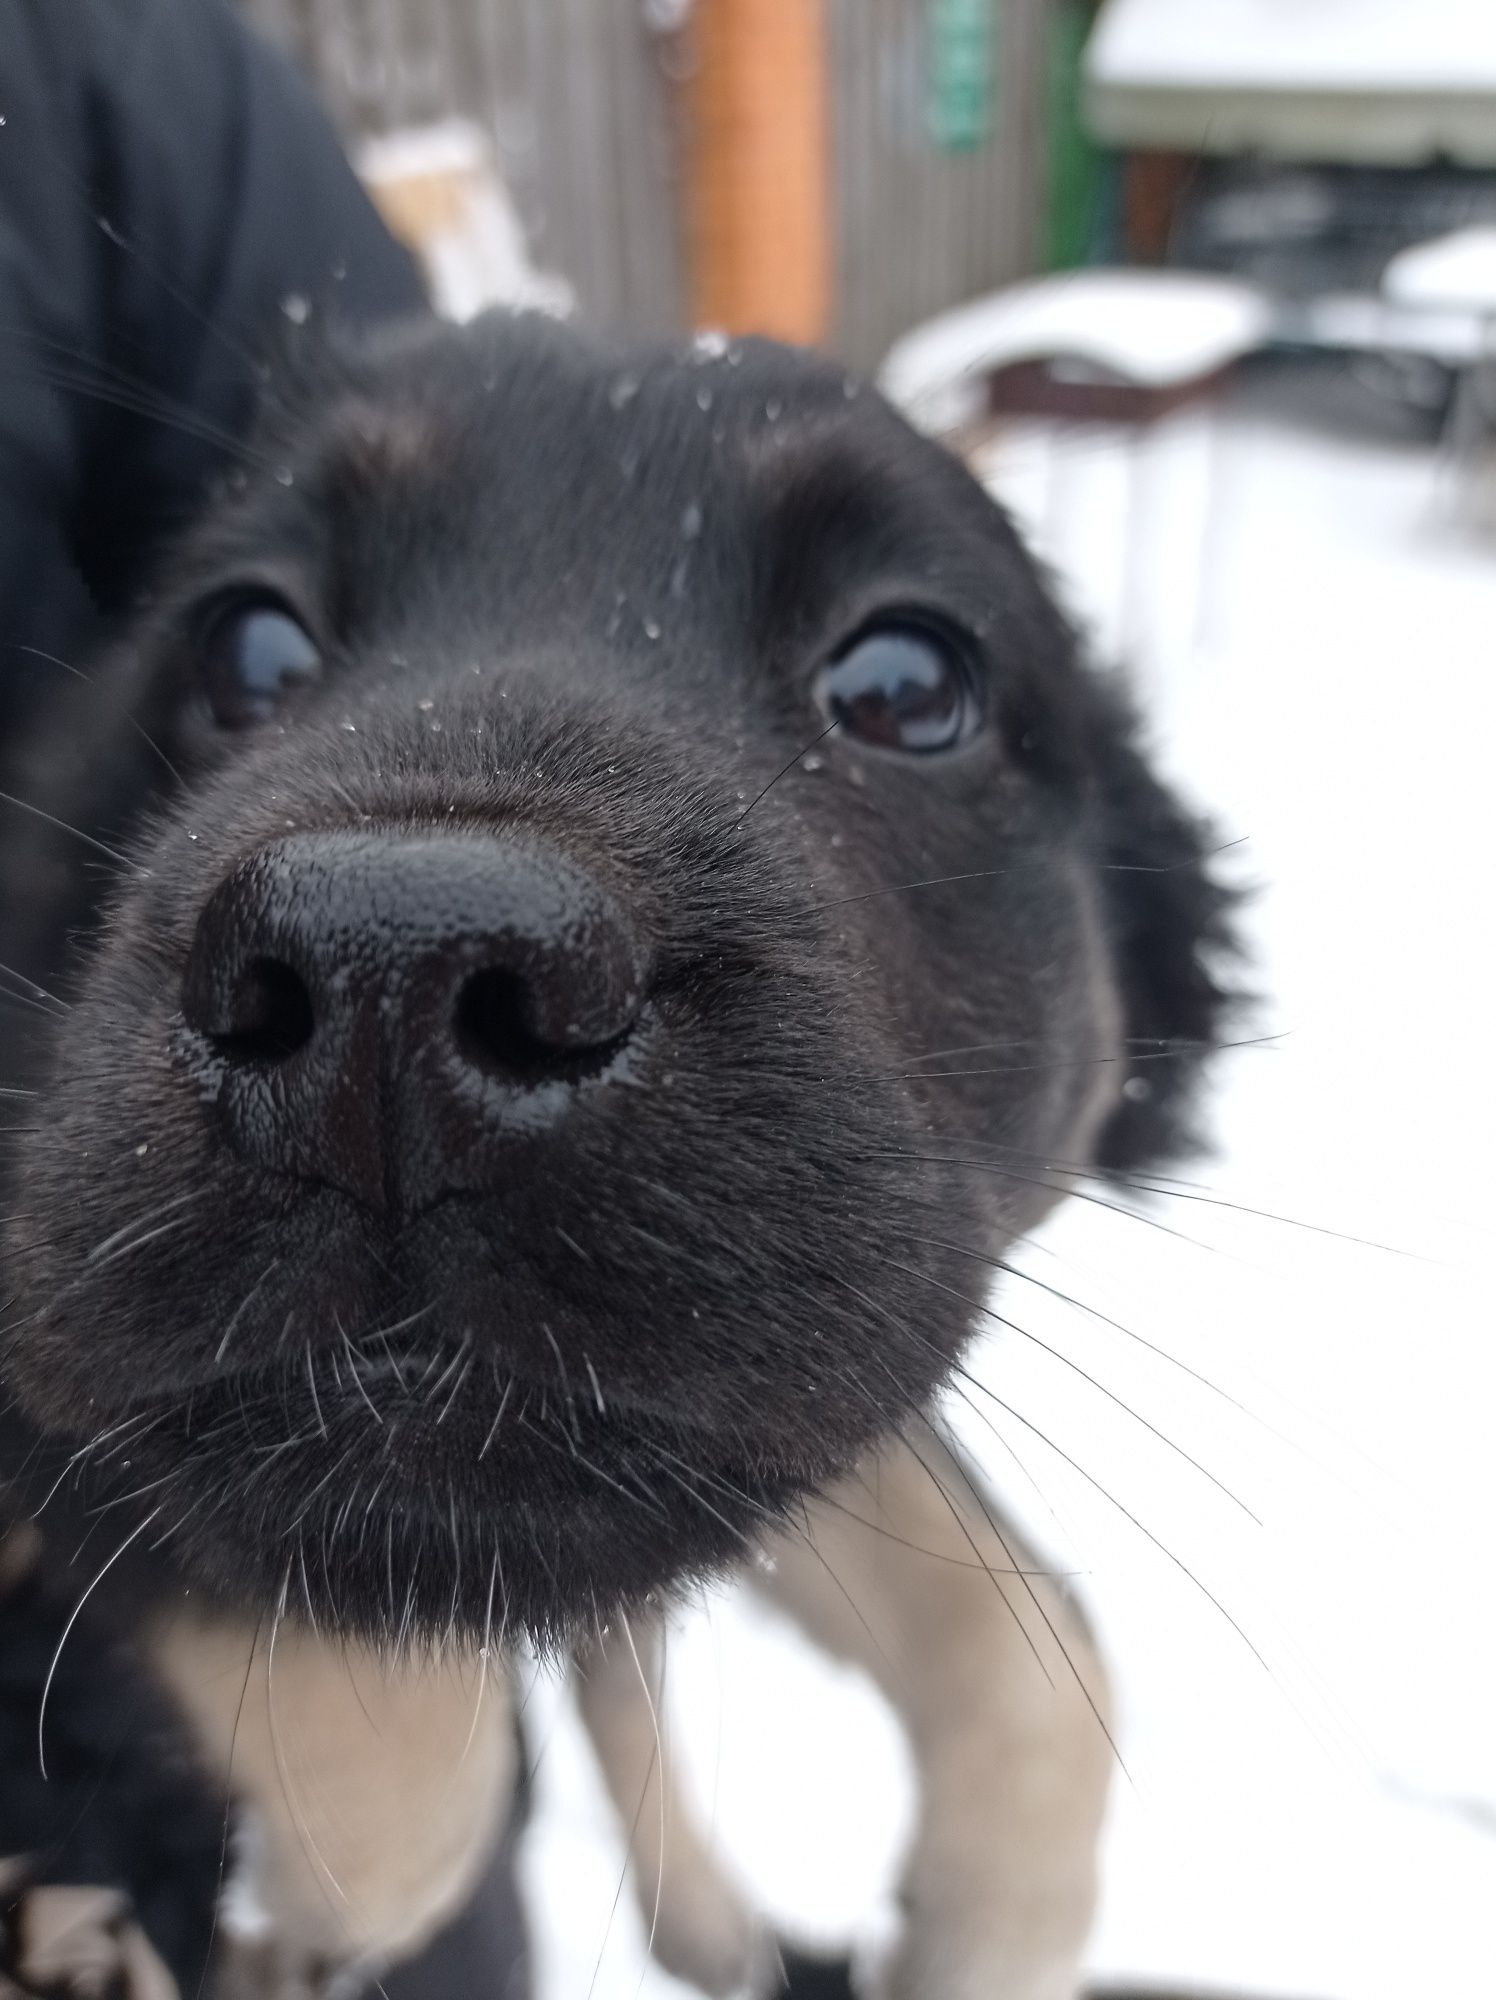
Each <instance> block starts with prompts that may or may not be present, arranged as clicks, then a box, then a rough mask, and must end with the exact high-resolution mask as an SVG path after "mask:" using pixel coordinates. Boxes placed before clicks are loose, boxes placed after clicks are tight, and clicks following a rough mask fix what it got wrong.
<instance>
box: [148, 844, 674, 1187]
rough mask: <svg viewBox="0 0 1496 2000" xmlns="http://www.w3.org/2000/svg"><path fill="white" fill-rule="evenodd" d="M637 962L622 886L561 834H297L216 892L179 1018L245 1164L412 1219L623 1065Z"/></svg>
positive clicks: (643, 971) (643, 960)
mask: <svg viewBox="0 0 1496 2000" xmlns="http://www.w3.org/2000/svg"><path fill="white" fill-rule="evenodd" d="M649 972H650V962H649V952H648V948H647V946H646V943H645V941H644V938H643V937H642V935H641V932H640V930H639V928H638V926H637V925H636V924H635V923H634V922H632V921H631V920H630V918H629V916H628V915H627V914H626V912H625V911H624V909H623V907H622V905H621V904H620V901H619V899H618V897H617V896H616V895H615V894H613V893H612V892H610V891H609V890H608V889H607V888H605V887H604V886H603V884H602V883H601V882H600V881H598V880H597V878H596V877H595V876H594V875H592V874H590V873H588V872H587V871H586V870H584V869H583V868H581V867H580V866H579V865H578V864H577V863H576V862H574V861H572V860H571V859H569V858H568V857H567V856H565V855H563V854H561V853H559V852H557V851H556V850H555V849H554V848H550V847H546V846H543V845H541V844H540V843H538V842H530V841H521V840H519V839H510V838H501V837H499V836H498V835H493V836H487V837H485V836H483V835H480V834H473V833H450V834H448V833H439V832H422V833H404V832H397V831H390V832H387V833H326V834H298V835H293V836H291V837H289V838H287V839H284V840H278V841H275V842H274V843H273V844H272V845H270V846H268V847H262V848H260V849H259V850H258V851H257V852H256V853H254V854H252V855H251V856H250V857H249V859H248V860H246V861H244V862H242V863H241V864H240V865H239V866H238V867H237V868H235V869H234V871H233V873H232V874H231V875H229V876H228V877H227V878H226V879H225V880H224V881H223V882H221V883H220V884H219V886H218V888H217V889H216V890H215V891H214V892H213V894H212V896H210V897H209V899H208V902H207V905H206V906H205V908H204V910H203V912H202V915H201V917H200V918H199V919H198V924H197V931H196V935H195V936H194V938H193V942H192V947H191V950H190V952H189V953H188V958H187V965H186V970H185V973H184V976H183V980H182V1012H183V1015H184V1017H185V1019H186V1022H187V1025H188V1027H189V1029H191V1030H193V1031H194V1034H195V1037H196V1042H195V1051H196V1057H197V1060H198V1062H199V1064H200V1065H201V1067H202V1068H203V1069H204V1070H205V1073H206V1075H207V1077H208V1079H209V1081H210V1087H211V1089H212V1092H213V1094H214V1095H215V1096H216V1099H217V1102H218V1105H219V1108H220V1110H221V1112H222V1114H223V1117H224V1120H225V1123H226V1125H227V1129H228V1133H229V1137H230V1139H231V1141H232V1143H233V1144H234V1145H235V1147H236V1148H237V1149H238V1151H239V1152H240V1153H241V1154H242V1155H244V1157H245V1158H247V1159H249V1160H252V1161H253V1162H255V1163H256V1164H257V1165H259V1166H263V1167H268V1168H271V1169H274V1170H276V1171H278V1172H283V1173H291V1174H295V1175H298V1176H300V1177H302V1178H305V1179H309V1180H319V1181H326V1182H330V1183H332V1184H333V1185H335V1186H337V1187H341V1188H343V1189H345V1190H346V1191H347V1192H348V1193H350V1194H352V1195H354V1196H356V1197H357V1198H358V1199H359V1200H361V1201H363V1202H366V1203H368V1204H369V1205H370V1206H372V1207H375V1208H379V1209H385V1210H389V1209H394V1210H398V1211H400V1212H402V1213H412V1212H415V1211H417V1210H419V1209H421V1208H425V1207H429V1206H430V1205H431V1204H432V1203H433V1202H435V1201H437V1200H439V1199H440V1198H441V1196H442V1195H443V1194H445V1193H447V1192H450V1191H454V1190H459V1189H474V1188H482V1187H485V1186H489V1185H491V1184H492V1183H493V1181H494V1178H495V1176H496V1175H497V1174H499V1173H501V1172H502V1170H503V1168H502V1162H503V1158H504V1156H505V1154H506V1153H507V1151H508V1149H509V1143H510V1142H512V1141H514V1140H517V1139H520V1138H523V1137H525V1136H532V1137H533V1136H538V1135H541V1134H543V1133H544V1132H545V1131H546V1130H547V1129H549V1128H550V1127H551V1126H552V1125H553V1124H554V1123H555V1122H556V1121H557V1120H558V1119H559V1118H561V1117H563V1116H564V1115H565V1114H566V1112H567V1110H568V1109H569V1107H570V1106H571V1105H572V1104H573V1103H574V1101H575V1099H576V1097H577V1095H578V1093H579V1091H580V1090H582V1089H583V1088H584V1087H585V1086H586V1085H587V1084H588V1083H589V1082H595V1081H596V1080H598V1079H599V1078H603V1077H606V1076H608V1075H609V1074H613V1073H616V1071H617V1070H618V1068H619V1066H620V1065H621V1064H622V1063H623V1062H624V1061H625V1059H626V1057H627V1053H628V1048H629V1043H630V1039H631V1036H632V1034H633V1031H634V1029H635V1026H636V1023H637V1021H638V1018H639V1012H640V1008H641V1007H642V1005H643V1002H644V998H645V994H646V992H647V990H648V985H649Z"/></svg>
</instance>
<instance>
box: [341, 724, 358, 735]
mask: <svg viewBox="0 0 1496 2000" xmlns="http://www.w3.org/2000/svg"><path fill="white" fill-rule="evenodd" d="M342 727H343V728H344V729H346V730H347V732H348V734H349V735H350V736H357V734H358V724H357V723H356V722H345V723H344V724H343V725H342Z"/></svg>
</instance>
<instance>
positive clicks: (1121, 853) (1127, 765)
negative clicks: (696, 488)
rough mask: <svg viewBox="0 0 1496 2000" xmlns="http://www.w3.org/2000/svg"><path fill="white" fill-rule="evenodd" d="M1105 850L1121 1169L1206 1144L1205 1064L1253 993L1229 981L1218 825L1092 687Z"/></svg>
mask: <svg viewBox="0 0 1496 2000" xmlns="http://www.w3.org/2000/svg"><path fill="white" fill-rule="evenodd" d="M1093 693H1094V697H1095V708H1094V711H1093V716H1092V724H1093V727H1092V732H1091V734H1092V743H1093V747H1094V756H1093V762H1092V771H1093V775H1094V781H1095V784H1096V787H1097V799H1096V805H1097V818H1098V825H1097V838H1096V848H1097V854H1098V860H1099V861H1100V863H1101V877H1100V879H1101V893H1102V898H1103V904H1104V908H1105V911H1106V916H1107V922H1108V925H1109V928H1110V932H1111V938H1112V946H1113V951H1114V954H1115V959H1116V965H1117V978H1118V983H1119V987H1120V992H1121V1000H1122V1011H1123V1018H1124V1022H1125V1030H1124V1032H1125V1033H1126V1036H1127V1050H1128V1057H1129V1060H1128V1062H1127V1065H1126V1083H1125V1087H1124V1094H1123V1097H1122V1100H1121V1102H1120V1103H1119V1105H1118V1106H1117V1109H1116V1110H1115V1111H1114V1112H1113V1113H1112V1115H1111V1117H1110V1118H1109V1119H1108V1121H1107V1123H1106V1125H1105V1126H1104V1128H1103V1130H1102V1133H1101V1136H1100V1139H1099V1141H1098V1147H1097V1163H1098V1165H1100V1166H1101V1167H1103V1168H1107V1169H1110V1170H1113V1171H1116V1172H1121V1171H1125V1170H1128V1169H1135V1168H1139V1167H1149V1166H1159V1165H1162V1164H1163V1163H1164V1162H1165V1161H1168V1160H1172V1159H1177V1158H1179V1157H1180V1156H1181V1155H1184V1154H1188V1153H1189V1152H1191V1151H1194V1150H1197V1149H1198V1147H1199V1144H1200V1139H1199V1135H1198V1133H1197V1132H1196V1130H1195V1128H1194V1124H1193V1114H1194V1109H1195V1103H1196V1099H1197V1095H1198V1090H1199V1085H1200V1080H1201V1071H1202V1069H1203V1068H1204V1065H1205V1062H1206V1059H1207V1058H1208V1056H1209V1055H1210V1053H1211V1052H1212V1050H1213V1049H1215V1048H1216V1047H1218V1046H1219V1044H1220V1042H1221V1040H1222V1038H1223V1035H1224V1033H1225V1031H1226V1028H1227V1025H1228V1023H1229V1020H1230V1018H1231V1016H1232V1014H1233V1013H1234V1012H1235V1011H1236V1010H1237V1009H1238V1008H1240V1007H1241V1006H1243V1005H1244V1003H1245V995H1244V994H1242V993H1240V992H1238V991H1236V990H1234V989H1233V988H1232V987H1230V986H1229V985H1227V984H1226V983H1224V979H1225V975H1226V974H1227V973H1228V972H1229V970H1230V968H1231V967H1232V965H1233V963H1234V962H1235V961H1236V960H1237V959H1238V958H1239V956H1240V947H1239V943H1238V940H1237V936H1236V930H1235V925H1234V922H1233V915H1234V911H1235V907H1236V903H1237V900H1238V899H1237V893H1236V892H1235V891H1233V890H1231V889H1228V888H1226V887H1225V886H1224V885H1223V884H1222V883H1221V882H1219V881H1218V880H1216V879H1215V877H1214V875H1213V874H1212V871H1211V868H1210V865H1209V860H1208V857H1209V855H1210V854H1211V852H1212V851H1213V850H1214V849H1215V848H1216V847H1218V845H1219V842H1218V841H1217V840H1216V839H1215V838H1214V836H1213V834H1212V830H1211V829H1210V827H1209V826H1208V825H1207V824H1205V823H1204V822H1203V821H1201V820H1199V819H1196V818H1195V817H1193V816H1192V815H1191V814H1190V813H1188V812H1187V811H1186V810H1185V809H1184V807H1183V806H1182V805H1181V804H1180V802H1179V801H1178V799H1176V798H1175V797H1174V795H1173V794H1172V793H1171V792H1170V791H1169V790H1168V789H1167V788H1166V787H1165V786H1164V785H1163V784H1162V783H1161V782H1160V781H1159V779H1158V778H1157V777H1156V776H1155V775H1154V773H1153V771H1152V769H1151V768H1150V765H1149V763H1148V761H1147V760H1146V758H1145V757H1144V755H1143V753H1142V752H1141V750H1140V749H1139V747H1138V726H1137V722H1136V719H1135V717H1134V716H1133V714H1132V713H1131V711H1130V709H1129V708H1128V706H1127V705H1126V703H1125V702H1124V701H1123V700H1122V699H1121V698H1120V697H1119V696H1118V695H1117V693H1116V692H1115V691H1114V690H1112V689H1110V688H1107V687H1105V686H1103V685H1102V684H1101V683H1100V681H1099V680H1098V681H1097V682H1095V683H1094V684H1093Z"/></svg>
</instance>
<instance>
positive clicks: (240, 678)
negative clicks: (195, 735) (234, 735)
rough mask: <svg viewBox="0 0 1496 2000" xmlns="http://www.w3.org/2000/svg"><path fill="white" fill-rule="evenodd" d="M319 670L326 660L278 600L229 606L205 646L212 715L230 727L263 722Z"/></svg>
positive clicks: (246, 601) (251, 600)
mask: <svg viewBox="0 0 1496 2000" xmlns="http://www.w3.org/2000/svg"><path fill="white" fill-rule="evenodd" d="M321 668H322V656H321V654H320V653H319V652H318V651H317V648H316V646H315V645H314V644H313V642H312V639H311V638H310V636H309V635H308V633H307V632H306V630H305V628H304V627H303V626H302V625H300V624H299V623H298V622H297V620H296V619H295V618H293V617H292V616H291V613H290V612H289V611H287V610H286V608H285V606H284V605H282V604H279V603H277V602H276V601H275V599H274V598H249V599H241V600H240V601H239V602H238V603H236V604H231V605H229V606H228V607H227V609H226V610H224V611H222V612H221V613H220V614H219V615H218V617H217V618H216V619H214V620H213V622H212V623H211V624H210V625H209V627H208V630H207V636H206V639H205V641H204V644H203V650H202V675H203V685H204V687H205V688H206V689H207V693H208V699H209V701H210V702H211V703H212V705H213V713H214V715H215V716H216V717H217V719H218V721H219V722H221V723H222V724H223V725H224V726H225V727H226V728H229V729H242V728H245V727H246V726H247V725H249V724H251V723H256V722H263V721H265V720H266V718H267V717H269V716H271V715H273V714H274V713H275V710H276V708H277V707H278V706H279V705H280V703H281V702H282V701H283V700H284V699H285V697H286V696H287V695H288V694H291V693H294V691H295V690H296V688H297V687H299V686H302V685H304V684H305V683H306V682H307V681H310V680H315V679H316V677H317V675H318V673H320V671H321Z"/></svg>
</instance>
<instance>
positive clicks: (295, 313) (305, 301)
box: [281, 292, 312, 326]
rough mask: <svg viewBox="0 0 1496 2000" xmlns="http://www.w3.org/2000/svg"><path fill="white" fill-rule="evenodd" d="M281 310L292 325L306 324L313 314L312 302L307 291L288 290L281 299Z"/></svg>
mask: <svg viewBox="0 0 1496 2000" xmlns="http://www.w3.org/2000/svg"><path fill="white" fill-rule="evenodd" d="M281 311H282V312H283V313H284V314H285V315H286V318H287V319H288V320H290V322H291V324H292V326H305V325H306V323H307V321H308V320H309V319H310V318H311V316H312V302H311V300H310V299H309V298H308V297H307V295H306V293H305V292H287V293H286V296H285V297H284V298H283V299H282V300H281Z"/></svg>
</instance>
